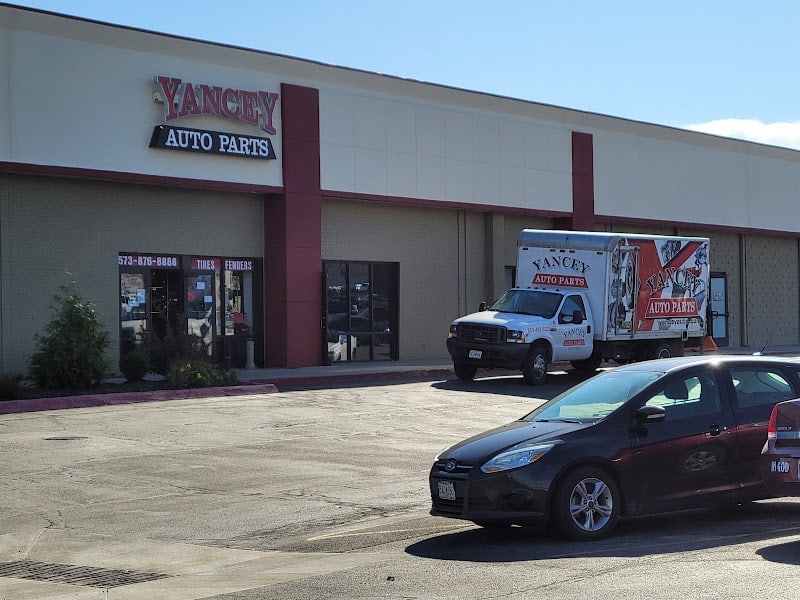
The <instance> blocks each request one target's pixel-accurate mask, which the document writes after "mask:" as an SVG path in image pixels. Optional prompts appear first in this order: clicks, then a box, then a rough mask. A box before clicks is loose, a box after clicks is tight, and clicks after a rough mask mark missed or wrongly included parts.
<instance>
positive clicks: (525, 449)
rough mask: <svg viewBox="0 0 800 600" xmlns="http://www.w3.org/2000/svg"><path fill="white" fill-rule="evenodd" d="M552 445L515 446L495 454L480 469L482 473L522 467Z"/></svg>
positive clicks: (536, 458) (545, 452) (545, 451)
mask: <svg viewBox="0 0 800 600" xmlns="http://www.w3.org/2000/svg"><path fill="white" fill-rule="evenodd" d="M553 446H555V444H536V445H530V446H528V445H525V446H517V447H515V448H512V449H511V450H506V451H505V452H501V453H500V454H498V455H497V456H495V457H494V458H493V459H491V460H490V461H489V462H487V463H486V464H485V465H483V466H482V467H481V471H483V472H484V473H497V472H498V471H508V470H509V469H518V468H519V467H524V466H525V465H529V464H531V463H532V462H534V461H537V460H539V459H540V458H542V456H544V455H545V454H547V452H548V451H549V450H550V449H551V448H552V447H553Z"/></svg>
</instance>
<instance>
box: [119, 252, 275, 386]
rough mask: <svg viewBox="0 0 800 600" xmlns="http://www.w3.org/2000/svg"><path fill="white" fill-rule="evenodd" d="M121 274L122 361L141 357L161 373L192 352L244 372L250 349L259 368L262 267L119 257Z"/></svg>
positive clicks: (251, 262) (236, 261) (232, 261)
mask: <svg viewBox="0 0 800 600" xmlns="http://www.w3.org/2000/svg"><path fill="white" fill-rule="evenodd" d="M119 267H120V280H119V281H120V356H121V355H124V354H126V353H128V352H131V351H133V350H137V349H140V350H144V351H146V352H147V353H148V354H149V356H150V360H151V364H152V367H153V370H155V371H157V372H165V371H166V369H167V368H168V367H169V363H170V361H171V360H173V359H174V358H175V357H176V356H179V355H185V354H186V353H188V352H191V353H192V354H193V355H194V356H197V355H198V354H199V355H201V356H207V357H208V358H209V359H210V360H213V361H215V362H218V363H220V364H223V365H224V366H226V367H237V368H244V367H246V366H247V362H248V346H249V351H250V356H249V358H250V360H252V361H253V362H254V364H253V365H252V366H257V365H255V356H257V355H259V354H258V352H259V351H263V350H262V349H263V340H262V339H260V336H256V335H255V332H256V331H258V330H260V329H259V328H260V324H261V304H262V301H261V293H260V290H261V283H260V281H261V265H260V261H259V260H257V259H252V258H245V259H241V258H219V257H194V256H155V255H153V256H150V255H148V256H144V255H138V254H121V255H120V256H119ZM248 342H252V344H250V345H248ZM260 362H261V361H259V363H260Z"/></svg>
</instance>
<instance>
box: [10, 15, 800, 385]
mask: <svg viewBox="0 0 800 600" xmlns="http://www.w3.org/2000/svg"><path fill="white" fill-rule="evenodd" d="M0 47H2V48H3V49H4V51H3V52H2V53H0V81H2V82H3V84H2V85H0V124H2V128H0V131H2V132H3V135H0V374H17V373H24V372H25V371H26V368H27V367H26V364H27V363H26V361H27V357H28V356H29V355H30V354H31V353H32V352H33V350H34V347H35V335H36V334H37V333H42V332H43V331H44V326H45V325H46V323H47V322H48V320H49V318H50V316H51V313H50V302H51V299H52V296H53V294H54V293H55V292H56V291H57V290H58V288H59V287H60V286H62V285H65V284H69V282H70V281H75V282H76V285H77V291H78V293H79V294H81V295H82V296H83V297H85V298H89V299H92V300H93V301H94V302H95V303H96V305H97V308H98V312H99V314H100V316H101V319H102V321H103V323H104V324H105V326H106V327H107V329H108V331H109V332H110V333H111V337H112V340H113V344H112V349H111V350H110V356H109V358H110V359H111V362H112V364H114V365H116V364H117V362H118V359H119V356H120V355H121V354H124V353H125V352H128V351H130V350H131V349H133V348H135V347H137V345H138V344H140V343H141V342H142V340H143V339H144V338H145V337H147V336H155V337H157V338H159V339H162V340H163V339H164V338H166V337H169V336H170V335H175V334H178V333H189V334H191V335H193V336H196V337H197V338H198V339H202V340H203V342H204V344H205V346H206V347H207V349H208V352H209V354H210V356H212V357H213V358H215V359H216V360H219V361H221V362H224V363H226V364H231V365H234V366H240V367H244V366H246V365H247V364H248V363H250V362H252V363H253V365H255V366H272V367H298V366H309V365H320V364H326V363H327V362H329V361H338V360H397V359H403V360H411V359H425V358H439V357H447V356H448V355H447V350H446V347H445V338H446V335H447V331H448V325H449V323H450V321H451V320H452V319H453V318H455V317H457V316H460V315H462V314H465V313H467V312H471V311H473V310H474V309H475V308H476V307H477V306H478V304H479V303H480V302H481V301H483V300H491V299H493V298H494V297H496V296H497V295H499V293H500V292H501V291H502V290H503V289H505V288H506V287H509V286H510V285H511V284H512V283H513V279H514V264H515V260H516V239H517V234H518V233H519V231H520V230H521V229H523V228H544V229H550V228H560V229H580V230H596V231H622V232H630V233H655V234H662V235H692V236H706V237H709V238H710V239H711V253H710V254H711V268H712V271H713V280H712V289H711V297H712V309H713V310H714V313H715V318H714V321H713V333H714V337H715V340H716V341H717V343H718V344H719V345H737V346H738V345H752V346H758V347H760V346H762V345H763V344H765V343H769V344H772V345H780V344H795V343H798V341H800V288H799V287H798V281H800V277H799V276H798V275H799V273H800V258H799V257H800V249H799V248H798V239H800V226H799V225H798V224H796V223H795V222H794V221H792V220H791V219H790V218H789V217H790V215H791V214H793V208H794V206H795V203H796V200H797V197H798V192H799V191H800V153H798V152H796V151H793V150H787V149H782V148H775V147H770V146H764V145H759V144H754V143H750V142H743V141H736V140H730V139H725V138H718V137H715V136H709V135H705V134H700V133H694V132H689V131H684V130H679V129H673V128H668V127H662V126H657V125H651V124H647V123H641V122H634V121H629V120H625V119H620V118H614V117H609V116H604V115H598V114H591V113H586V112H581V111H575V110H569V109H565V108H559V107H554V106H548V105H543V104H537V103H534V102H528V101H522V100H517V99H512V98H504V97H498V96H494V95H489V94H483V93H479V92H473V91H466V90H460V89H454V88H449V87H444V86H440V85H435V84H430V83H423V82H417V81H412V80H407V79H400V78H394V77H387V76H383V75H378V74H374V73H368V72H362V71H357V70H353V69H347V68H342V67H336V66H330V65H325V64H320V63H316V62H312V61H306V60H299V59H295V58H291V57H286V56H281V55H276V54H270V53H266V52H259V51H253V50H248V49H243V48H238V47H231V46H225V45H220V44H213V43H208V42H204V41H198V40H192V39H185V38H179V37H175V36H170V35H164V34H160V33H154V32H148V31H142V30H136V29H131V28H125V27H119V26H113V25H108V24H103V23H98V22H94V21H88V20H82V19H76V18H72V17H66V16H63V15H57V14H53V13H48V12H42V11H36V10H31V9H26V8H22V7H16V6H13V5H9V4H4V3H0Z"/></svg>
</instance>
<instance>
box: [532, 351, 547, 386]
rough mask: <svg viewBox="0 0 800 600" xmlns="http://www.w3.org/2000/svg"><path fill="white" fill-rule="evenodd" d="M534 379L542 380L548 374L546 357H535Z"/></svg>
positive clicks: (538, 355) (539, 355)
mask: <svg viewBox="0 0 800 600" xmlns="http://www.w3.org/2000/svg"><path fill="white" fill-rule="evenodd" d="M532 372H533V377H534V379H537V380H538V379H542V378H543V377H544V375H545V373H546V372H547V361H546V360H545V358H544V356H543V355H541V354H537V355H536V356H534V357H533V369H532Z"/></svg>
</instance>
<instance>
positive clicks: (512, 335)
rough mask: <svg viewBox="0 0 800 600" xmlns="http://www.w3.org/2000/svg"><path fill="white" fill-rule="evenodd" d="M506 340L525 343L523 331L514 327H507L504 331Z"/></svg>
mask: <svg viewBox="0 0 800 600" xmlns="http://www.w3.org/2000/svg"><path fill="white" fill-rule="evenodd" d="M506 342H509V343H512V344H524V343H525V333H524V332H522V331H516V330H514V329H509V330H508V331H507V332H506Z"/></svg>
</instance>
